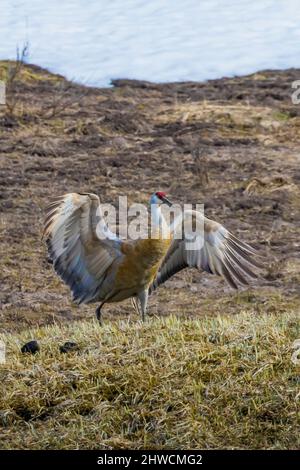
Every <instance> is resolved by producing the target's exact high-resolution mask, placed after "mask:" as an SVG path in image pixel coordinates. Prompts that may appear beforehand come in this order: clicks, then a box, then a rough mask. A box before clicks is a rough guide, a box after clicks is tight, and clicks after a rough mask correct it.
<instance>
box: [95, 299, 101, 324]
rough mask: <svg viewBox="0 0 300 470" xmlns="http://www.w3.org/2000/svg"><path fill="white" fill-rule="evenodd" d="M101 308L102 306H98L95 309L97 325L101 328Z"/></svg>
mask: <svg viewBox="0 0 300 470" xmlns="http://www.w3.org/2000/svg"><path fill="white" fill-rule="evenodd" d="M101 308H102V304H101V305H99V306H98V307H97V308H96V318H97V320H98V322H99V325H100V326H102V312H101Z"/></svg>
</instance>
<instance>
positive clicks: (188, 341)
mask: <svg viewBox="0 0 300 470" xmlns="http://www.w3.org/2000/svg"><path fill="white" fill-rule="evenodd" d="M32 335H33V336H34V337H35V338H38V340H39V342H40V344H41V352H40V353H39V354H38V355H36V356H35V357H32V356H30V357H25V356H24V355H23V356H22V355H21V353H20V352H19V348H20V345H21V344H22V343H23V342H24V341H25V340H28V339H29V338H30V335H29V334H28V333H27V332H26V333H25V332H24V333H23V334H21V335H18V336H15V335H13V336H11V337H8V338H7V337H4V336H3V339H5V341H6V342H7V344H8V361H7V364H6V366H5V367H2V370H1V375H0V376H1V381H2V382H5V389H4V390H3V391H2V394H1V397H0V407H1V410H2V411H1V415H0V420H1V424H2V429H1V447H3V448H22V449H28V448H31V449H32V448H34V449H45V448H58V449H61V448H64V449H65V448H67V449H74V448H95V449H97V448H98V449H99V448H152V449H155V448H156V449H161V448H167V449H170V448H183V449H185V448H270V449H278V448H299V445H300V442H299V432H297V428H298V425H299V408H298V406H297V403H298V402H299V366H298V367H297V366H295V365H294V364H293V363H292V361H291V354H292V343H293V341H294V340H295V339H296V338H299V336H300V331H299V321H298V316H297V315H296V314H295V313H286V314H285V315H282V316H278V315H277V316H275V315H269V316H267V315H263V316H261V317H258V316H256V315H255V313H252V314H250V313H247V314H240V315H239V316H237V317H235V318H234V320H232V317H228V316H223V317H216V318H212V319H202V320H190V321H188V320H186V321H182V320H181V321H180V320H178V319H176V318H175V317H169V318H168V319H165V320H161V319H156V320H148V322H147V323H146V324H140V323H136V322H126V321H120V322H118V323H107V324H106V325H105V326H104V327H103V328H99V326H98V325H97V324H96V322H78V323H75V324H73V325H71V326H70V327H63V328H61V327H58V326H53V327H45V328H42V329H38V330H36V331H35V332H32V334H31V336H32ZM66 338H69V339H71V340H75V341H76V342H77V343H78V344H79V345H80V351H79V352H76V353H75V352H74V353H70V354H68V355H63V354H61V353H60V352H59V351H58V345H59V344H61V343H63V342H64V341H65V339H66Z"/></svg>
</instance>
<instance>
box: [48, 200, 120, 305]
mask: <svg viewBox="0 0 300 470" xmlns="http://www.w3.org/2000/svg"><path fill="white" fill-rule="evenodd" d="M104 231H105V233H104ZM43 236H44V238H45V239H46V243H47V246H48V251H49V256H50V258H51V260H52V261H53V266H54V269H55V271H56V272H57V274H59V276H60V277H61V278H62V279H63V281H64V282H65V283H66V284H67V285H68V286H69V287H70V289H71V291H72V293H73V299H74V300H75V301H76V302H77V303H81V302H83V303H88V302H91V301H93V300H94V299H95V298H96V297H97V298H98V297H99V296H101V284H102V282H103V280H104V279H105V278H106V275H107V271H108V270H109V269H110V267H111V266H112V264H113V263H114V261H115V260H116V259H118V258H119V257H121V256H123V255H122V252H121V244H122V242H121V240H119V239H118V238H117V237H116V235H115V234H113V233H112V232H110V231H109V230H108V228H107V226H106V224H105V222H104V219H103V216H102V213H101V209H100V200H99V198H98V196H96V195H95V194H91V193H84V194H78V193H68V194H65V195H63V196H61V197H58V198H55V199H54V200H53V201H52V202H51V204H50V205H49V206H48V208H47V213H46V218H45V224H44V234H43Z"/></svg>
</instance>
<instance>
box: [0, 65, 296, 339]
mask: <svg viewBox="0 0 300 470" xmlns="http://www.w3.org/2000/svg"><path fill="white" fill-rule="evenodd" d="M14 66H15V65H14V64H13V63H9V62H4V61H2V62H0V80H5V81H6V80H7V79H8V76H9V73H10V72H9V70H11V69H12V68H13V67H14ZM299 77H300V70H287V71H283V72H282V71H272V72H270V71H263V72H260V73H256V74H254V75H251V76H247V77H242V78H228V79H227V78H225V79H222V80H214V81H209V82H207V83H175V84H162V85H160V84H152V83H148V82H139V81H132V80H117V81H115V82H114V86H113V87H112V88H109V89H108V88H106V89H97V88H87V87H84V86H80V85H75V84H72V83H69V82H67V81H66V80H65V79H64V78H63V77H61V76H58V75H53V74H50V73H48V72H47V71H45V70H42V69H40V68H38V67H36V66H30V65H26V66H24V67H22V69H21V70H20V71H19V72H18V74H17V76H16V77H15V78H14V80H13V83H12V84H11V86H10V87H9V89H8V94H7V102H8V107H4V106H1V107H0V189H1V192H0V211H1V225H0V230H1V239H0V248H1V258H0V263H1V264H0V280H1V281H0V282H1V290H0V328H1V331H2V332H5V331H16V330H22V329H25V328H28V327H32V326H39V325H47V324H51V323H53V322H56V323H60V322H69V321H73V320H78V319H82V318H89V317H90V318H92V317H93V315H94V307H93V306H83V307H77V306H75V305H73V304H72V302H71V296H70V293H69V291H68V289H67V288H66V287H65V286H64V285H63V283H62V282H61V280H60V279H59V278H58V277H57V276H56V274H55V273H54V272H53V269H52V266H51V264H49V263H48V261H47V253H46V248H45V245H44V243H43V242H42V240H41V232H42V231H41V229H42V220H43V211H44V208H45V206H46V205H47V204H48V202H49V200H50V198H51V197H53V196H56V195H60V194H63V193H65V192H72V191H78V192H79V191H80V192H84V191H89V192H94V193H97V194H98V195H99V196H100V197H101V199H102V201H103V202H113V203H116V202H117V198H118V196H119V195H127V196H128V198H129V202H146V201H147V200H148V199H149V196H150V194H151V193H152V192H153V191H157V190H164V191H166V192H167V193H168V195H169V197H170V199H171V200H173V201H175V202H190V203H197V202H200V203H204V204H205V209H206V215H207V216H208V217H210V218H214V219H216V220H218V221H219V222H221V223H223V224H224V225H225V226H226V227H227V228H228V229H230V230H231V231H232V232H233V233H235V234H236V235H238V236H239V237H241V238H242V239H243V240H245V241H247V242H249V243H252V244H253V245H255V246H256V247H258V249H259V250H260V251H261V252H262V253H263V254H264V257H265V258H264V259H265V264H266V269H265V272H264V275H263V276H262V277H261V278H260V279H259V280H258V281H257V282H256V283H253V284H252V285H251V287H250V288H248V289H245V290H242V291H239V292H238V293H236V292H233V291H231V290H230V289H229V288H227V287H226V286H225V284H224V282H223V281H222V280H219V279H217V278H215V277H213V276H209V275H208V274H200V273H197V272H196V271H185V272H183V273H179V275H177V276H176V277H174V278H173V279H172V280H171V281H169V282H168V283H166V285H165V286H164V287H162V288H160V289H159V290H158V292H156V293H155V294H154V295H153V296H152V297H151V299H150V305H149V307H150V312H152V313H155V314H157V315H158V316H162V315H170V314H175V315H177V316H181V317H185V318H187V317H188V318H193V317H197V316H202V315H218V314H228V313H229V314H231V313H232V314H238V313H239V312H240V311H244V312H245V311H249V312H252V313H253V314H254V315H259V314H260V313H263V312H264V313H281V312H282V313H284V312H287V311H289V310H295V309H296V310H297V309H298V308H299V306H300V292H299V281H300V259H299V255H300V212H299V209H300V189H299V183H300V166H299V163H300V143H299V133H300V105H298V106H297V105H293V104H292V102H291V92H292V88H291V83H292V82H293V81H294V80H296V79H298V78H299ZM103 313H104V319H110V320H113V319H116V318H118V319H119V318H125V317H127V316H128V315H132V318H135V313H134V312H133V310H132V307H131V304H130V302H124V303H122V304H116V305H110V306H106V307H105V309H104V312H103Z"/></svg>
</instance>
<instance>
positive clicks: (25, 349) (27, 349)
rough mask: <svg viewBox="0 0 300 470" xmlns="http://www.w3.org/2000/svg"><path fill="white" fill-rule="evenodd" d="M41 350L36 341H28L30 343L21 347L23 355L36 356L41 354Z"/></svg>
mask: <svg viewBox="0 0 300 470" xmlns="http://www.w3.org/2000/svg"><path fill="white" fill-rule="evenodd" d="M39 350H40V347H39V345H38V342H37V341H35V340H33V341H28V343H25V344H24V345H23V346H22V347H21V352H22V353H23V354H25V353H30V354H36V353H37V352H39Z"/></svg>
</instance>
